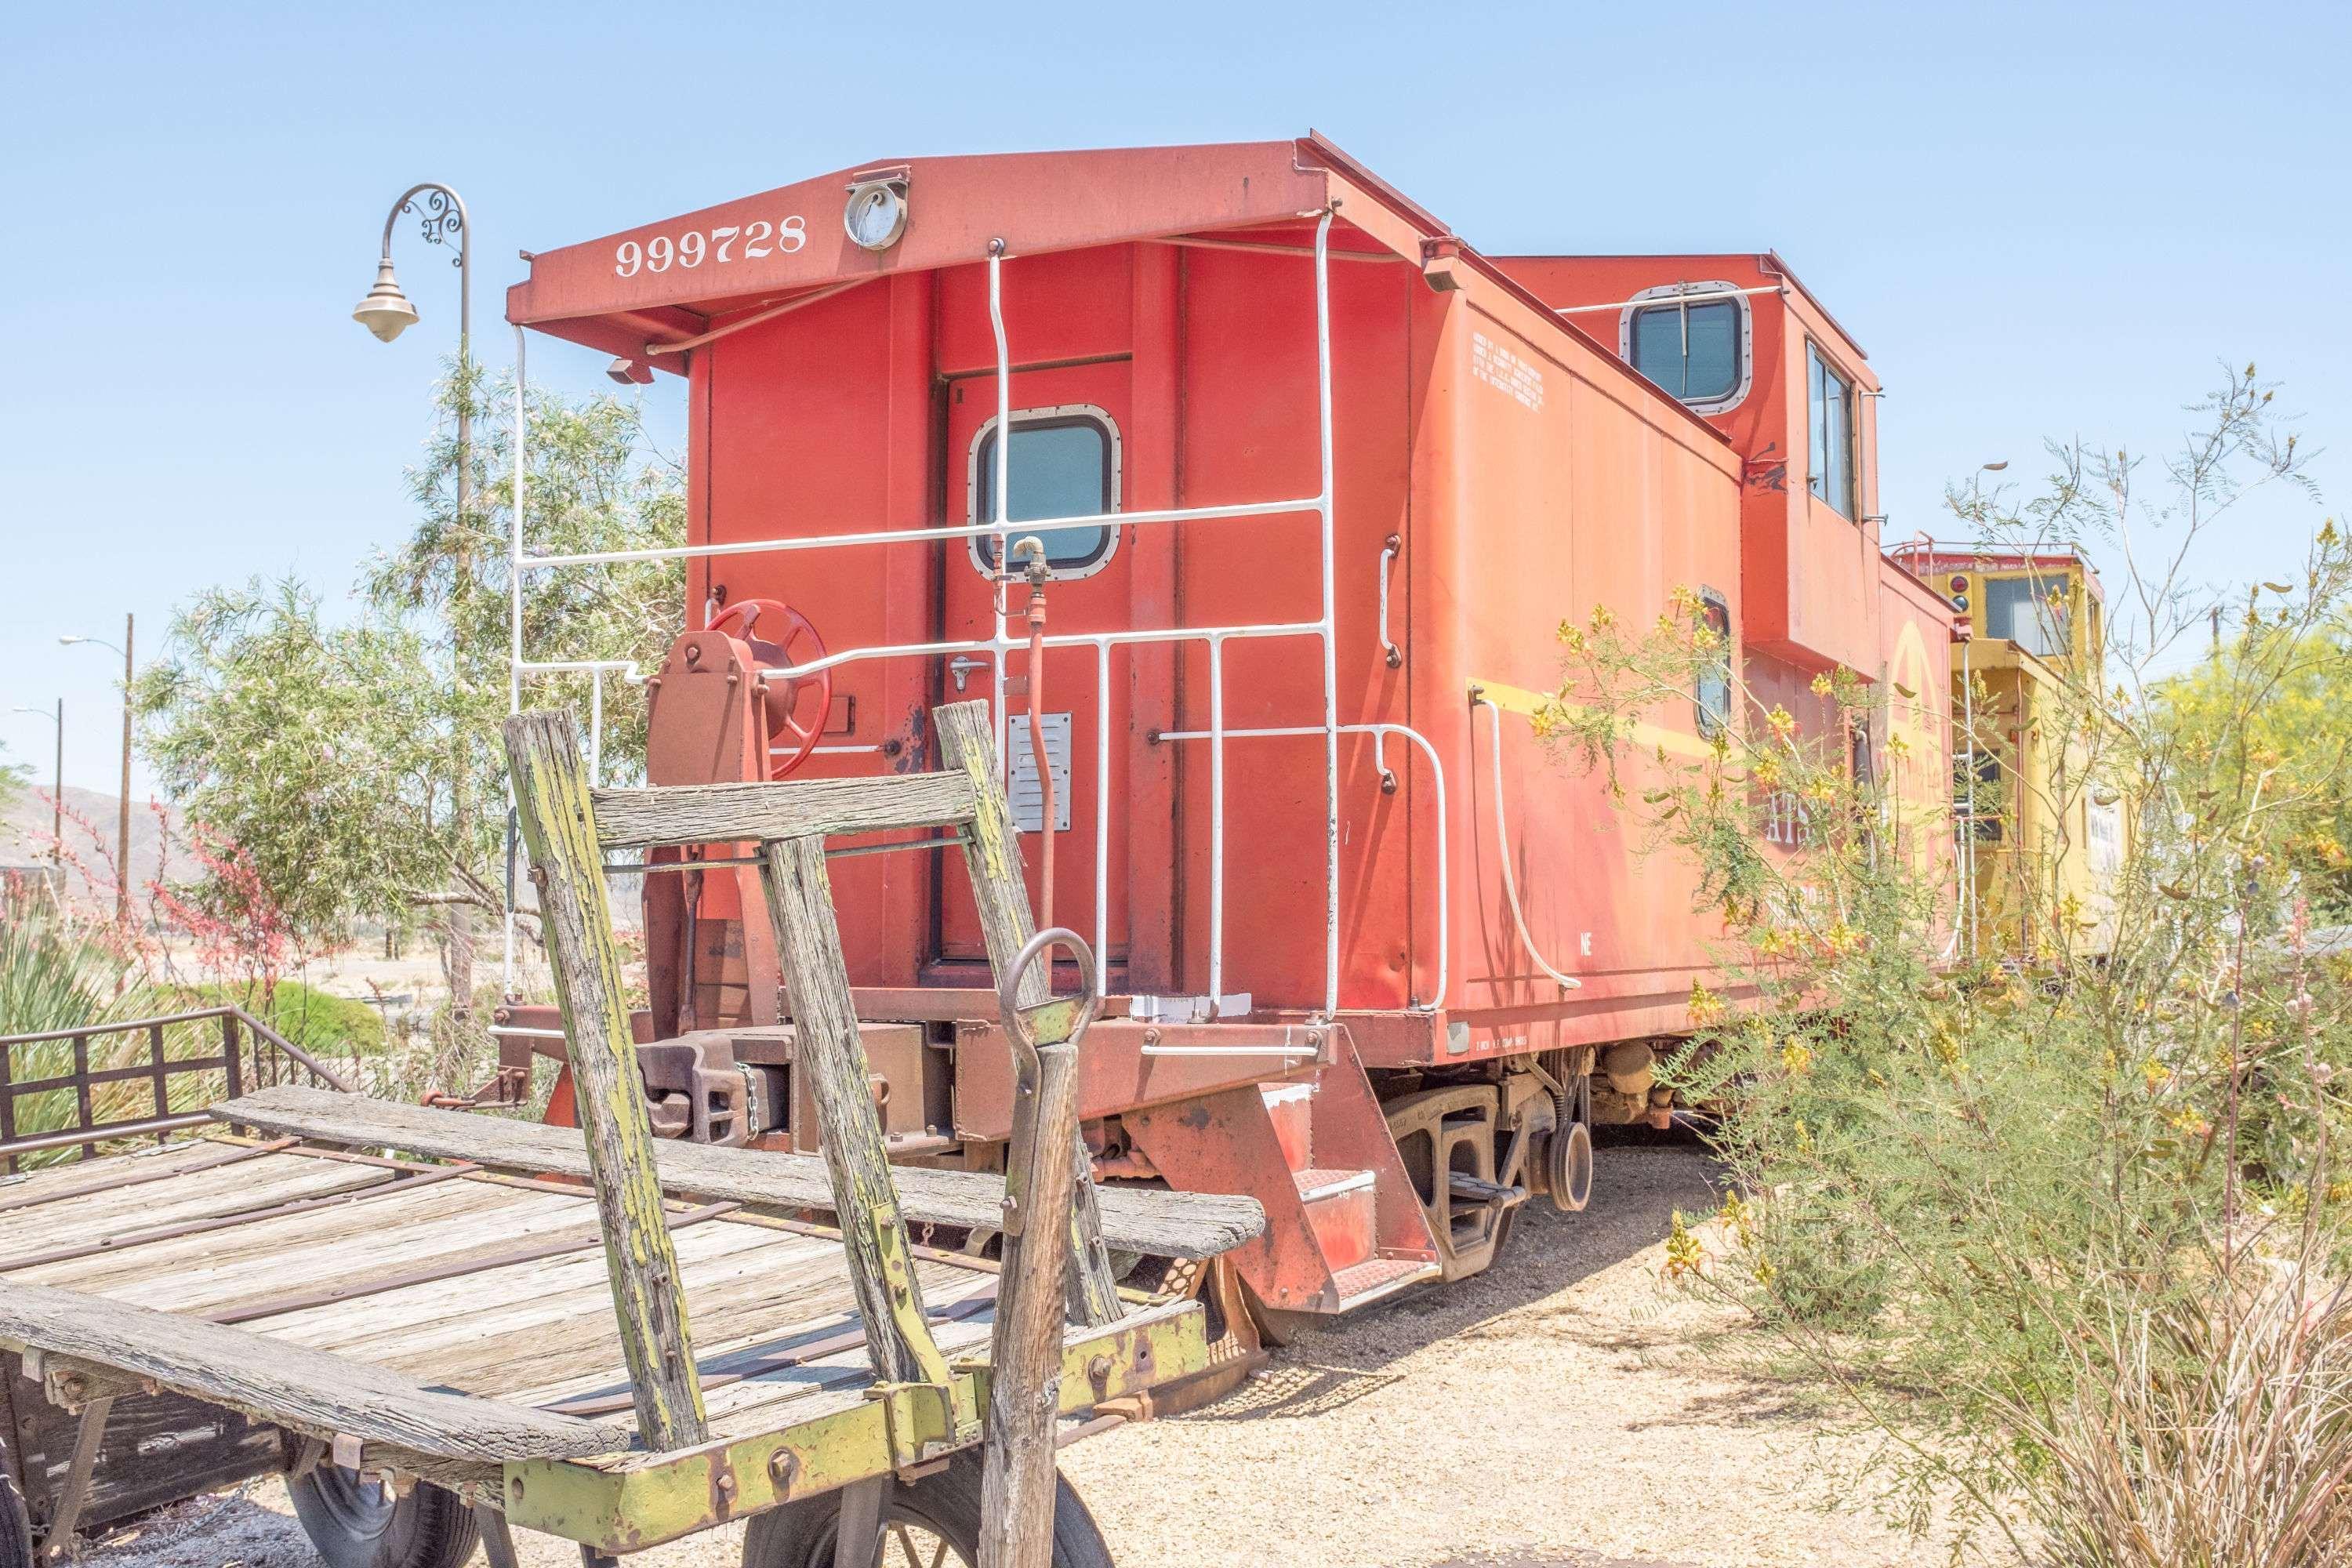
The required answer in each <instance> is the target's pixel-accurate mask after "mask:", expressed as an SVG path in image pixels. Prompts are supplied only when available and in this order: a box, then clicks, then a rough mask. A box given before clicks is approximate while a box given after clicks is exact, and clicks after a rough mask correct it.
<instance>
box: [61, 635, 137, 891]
mask: <svg viewBox="0 0 2352 1568" xmlns="http://www.w3.org/2000/svg"><path fill="white" fill-rule="evenodd" d="M131 626H132V616H131V613H130V612H129V611H127V610H126V611H124V612H123V616H122V800H121V810H120V812H119V813H118V815H117V816H116V817H115V820H114V923H115V924H116V925H120V926H127V925H129V924H130V923H131ZM59 706H60V708H62V707H63V699H60V700H59ZM65 727H66V726H65V721H64V719H62V718H60V719H59V720H58V733H60V734H62V733H64V732H65Z"/></svg>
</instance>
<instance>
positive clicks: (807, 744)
mask: <svg viewBox="0 0 2352 1568" xmlns="http://www.w3.org/2000/svg"><path fill="white" fill-rule="evenodd" d="M739 622H740V626H737V625H736V623H739ZM709 629H710V630H712V631H714V632H725V633H727V635H728V636H730V637H734V638H735V639H736V640H737V641H739V642H741V643H743V644H744V645H745V646H746V647H750V648H751V661H752V663H754V664H755V665H757V666H759V667H760V668H762V669H782V668H789V667H791V666H793V665H796V664H809V663H812V662H814V661H815V660H817V659H821V658H824V638H823V637H818V636H817V635H816V627H815V626H814V625H812V624H811V623H810V621H809V618H808V617H807V616H803V615H802V614H801V613H800V612H799V611H798V610H795V609H793V607H792V606H791V605H787V604H785V603H784V602H783V601H782V600H781V599H738V600H736V601H735V602H734V603H733V604H731V605H728V606H727V607H726V608H725V609H723V610H721V611H719V614H718V615H716V616H712V617H711V620H710V627H709ZM767 708H768V746H769V752H768V776H769V777H770V778H772V779H780V778H782V777H783V776H784V775H785V774H786V773H791V772H792V771H793V769H794V768H797V767H799V766H800V765H801V764H802V763H804V762H806V761H808V756H809V753H810V752H814V750H816V742H817V738H818V737H819V736H821V735H823V734H824V721H825V715H826V714H828V713H830V712H831V711H832V710H833V671H832V670H831V669H830V668H826V669H821V670H819V671H817V672H816V673H815V674H814V675H800V676H793V677H790V678H788V679H782V680H777V679H771V680H769V682H768V698H767Z"/></svg>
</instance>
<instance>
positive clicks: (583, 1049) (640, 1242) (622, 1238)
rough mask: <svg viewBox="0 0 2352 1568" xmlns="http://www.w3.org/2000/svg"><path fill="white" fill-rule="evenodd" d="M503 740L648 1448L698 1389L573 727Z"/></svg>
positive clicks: (697, 1426)
mask: <svg viewBox="0 0 2352 1568" xmlns="http://www.w3.org/2000/svg"><path fill="white" fill-rule="evenodd" d="M506 738H507V761H508V764H509V768H510V769H511V771H512V776H513V781H514V797H515V805H516V814H517V816H518V817H519V819H520V825H521V827H522V837H523V843H524V844H525V845H526V846H527V847H529V849H530V879H531V885H532V886H533V887H535V888H536V889H538V890H539V913H540V921H541V926H542V928H543V929H544V931H545V932H546V935H547V949H548V957H549V960H550V964H551V968H552V969H553V971H554V975H555V999H556V1002H557V1003H558V1005H561V1007H562V1010H563V1020H564V1049H565V1053H566V1055H567V1057H568V1058H569V1059H570V1061H571V1065H572V1092H573V1094H574V1096H575V1097H576V1102H577V1104H578V1107H579V1114H580V1127H581V1131H582V1132H583V1134H584V1143H585V1152H586V1155H587V1160H588V1169H589V1175H590V1178H591V1180H592V1181H593V1183H594V1184H595V1188H596V1212H597V1215H598V1217H599V1218H600V1219H602V1220H603V1222H604V1258H605V1262H606V1265H607V1268H608V1269H609V1271H610V1273H611V1275H612V1282H613V1312H614V1318H615V1319H616V1320H617V1321H618V1322H619V1324H620V1331H621V1343H622V1346H623V1348H624V1350H625V1352H626V1354H627V1358H628V1366H629V1377H630V1382H631V1384H632V1385H633V1387H634V1388H635V1393H636V1400H637V1426H638V1430H639V1431H641V1432H642V1433H643V1434H644V1435H645V1438H646V1442H647V1443H648V1444H649V1445H651V1446H652V1447H656V1448H678V1447H691V1446H692V1445H694V1444H696V1443H699V1442H700V1441H702V1430H703V1424H702V1394H701V1390H700V1388H699V1387H698V1384H697V1382H696V1378H695V1372H694V1352H693V1347H692V1342H691V1341H690V1339H689V1337H688V1327H687V1321H686V1300H685V1297H684V1295H683V1294H682V1293H681V1292H680V1290H679V1288H678V1279H677V1252H676V1251H675V1249H674V1248H673V1247H672V1245H671V1242H670V1235H669V1226H668V1223H667V1217H666V1216H665V1215H664V1213H663V1210H662V1192H661V1179H660V1177H659V1176H658V1175H657V1174H656V1172H655V1168H654V1152H653V1143H654V1135H653V1126H652V1123H651V1121H649V1120H648V1118H647V1115H646V1090H645V1084H644V1081H643V1080H642V1079H640V1078H639V1077H638V1076H637V1065H636V1048H635V1046H634V1045H633V1044H632V1042H631V1036H630V1028H629V1002H628V994H627V991H626V989H625V986H624V984H623V982H622V978H621V955H620V952H619V949H618V948H617V947H616V945H615V944H614V939H613V910H612V905H611V901H610V900H609V898H608V896H607V894H606V891H605V886H604V856H603V854H602V852H601V851H600V850H599V849H598V847H597V842H596V826H595V819H594V814H593V812H592V810H591V809H590V806H589V798H588V774H587V770H586V768H585V767H584V766H583V765H582V763H581V761H580V744H579V736H578V733H577V732H576V731H575V730H574V729H573V727H572V720H571V718H570V716H569V715H566V714H562V713H518V714H516V715H515V716H514V717H513V718H511V719H509V720H508V721H507V726H506Z"/></svg>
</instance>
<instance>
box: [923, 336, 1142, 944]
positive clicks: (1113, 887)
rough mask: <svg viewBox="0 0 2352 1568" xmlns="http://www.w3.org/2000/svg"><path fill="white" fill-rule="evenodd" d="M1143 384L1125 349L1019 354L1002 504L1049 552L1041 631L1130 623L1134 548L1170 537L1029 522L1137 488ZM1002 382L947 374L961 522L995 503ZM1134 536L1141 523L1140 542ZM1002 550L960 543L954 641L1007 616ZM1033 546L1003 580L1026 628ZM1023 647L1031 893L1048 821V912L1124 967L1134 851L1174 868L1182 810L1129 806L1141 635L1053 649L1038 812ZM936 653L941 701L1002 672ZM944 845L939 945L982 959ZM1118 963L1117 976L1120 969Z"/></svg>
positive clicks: (955, 510)
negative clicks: (1136, 384)
mask: <svg viewBox="0 0 2352 1568" xmlns="http://www.w3.org/2000/svg"><path fill="white" fill-rule="evenodd" d="M1131 384H1132V374H1131V363H1130V362H1129V360H1128V359H1127V358H1126V357H1124V356H1121V357H1118V358H1116V359H1106V360H1098V361H1096V362H1093V363H1084V364H1076V365H1060V366H1055V367H1051V368H1041V369H1035V370H1027V371H1017V372H1015V373H1014V374H1013V376H1012V378H1011V394H1012V395H1011V404H1012V421H1011V423H1012V441H1011V453H1012V461H1011V464H1010V467H1009V468H1008V470H1007V475H1006V483H1007V492H1006V511H1005V515H1006V516H1007V517H1008V518H1009V519H1010V520H1011V521H1012V524H1013V526H1012V527H1011V528H1010V529H1009V530H1008V536H1009V538H1010V539H1011V540H1012V542H1013V543H1015V544H1017V543H1018V542H1020V541H1021V540H1022V539H1023V538H1024V537H1027V536H1029V535H1031V534H1038V535H1039V536H1040V537H1041V538H1042V540H1043V542H1044V543H1045V550H1046V555H1047V559H1048V561H1049V562H1050V563H1051V564H1052V567H1053V580H1052V582H1051V584H1049V586H1048V587H1047V589H1046V613H1047V626H1046V630H1047V635H1048V636H1049V637H1092V636H1095V635H1097V634H1103V633H1117V632H1122V631H1126V630H1129V629H1130V628H1131V627H1133V626H1134V625H1135V618H1134V613H1133V611H1134V591H1135V585H1136V576H1135V574H1136V570H1137V563H1138V558H1139V553H1143V552H1149V551H1150V550H1152V549H1154V548H1157V549H1160V550H1164V549H1166V548H1167V543H1166V542H1164V541H1160V540H1153V539H1150V538H1149V535H1150V533H1151V532H1152V531H1150V530H1141V531H1139V530H1134V529H1121V528H1118V527H1111V526H1080V527H1072V528H1061V529H1048V530H1044V531H1040V530H1037V529H1035V528H1032V527H1024V524H1025V523H1028V522H1032V521H1035V520H1038V519H1045V518H1064V517H1083V516H1087V515H1092V514H1097V513H1106V512H1116V511H1118V510H1123V509H1124V508H1126V507H1127V506H1128V505H1129V500H1128V491H1129V472H1128V458H1129V452H1128V447H1129V440H1130V437H1131V433H1132V432H1131V424H1132V421H1131V419H1130V410H1131V407H1132V396H1131ZM996 391H997V383H996V378H995V376H994V374H974V375H968V376H954V377H950V379H949V380H948V382H947V384H946V386H945V388H944V396H945V398H946V403H947V408H946V430H947V438H946V441H945V443H944V447H943V449H942V458H943V460H944V462H945V465H946V472H945V474H944V475H943V476H942V479H943V483H942V485H941V489H942V490H943V492H944V495H945V499H946V502H947V506H946V511H947V515H948V518H949V520H950V521H951V522H956V523H967V522H986V521H989V520H990V519H991V518H992V517H993V516H994V508H995V499H994V498H995V485H996V465H997V463H998V461H999V460H1000V458H1001V456H1002V454H1003V450H1004V443H1003V432H1002V431H1001V430H1000V428H999V424H998V408H997V397H996ZM1139 535H1141V536H1143V537H1144V538H1145V542H1144V544H1143V545H1142V547H1141V550H1140V551H1139V547H1138V537H1139ZM995 549H996V542H995V541H994V540H993V539H975V540H971V541H970V542H968V543H967V544H958V543H950V546H949V547H948V549H947V552H946V556H947V558H946V562H945V573H946V582H945V584H944V586H943V591H942V593H941V594H940V614H941V617H942V621H943V623H944V624H943V625H942V626H941V627H940V636H941V638H942V640H959V639H983V640H984V639H985V638H987V637H989V636H990V635H991V632H992V629H993V627H994V625H995V616H994V605H993V593H994V588H993V584H992V574H993V573H994V571H995V567H996V563H995V561H994V554H995ZM1023 565H1024V560H1023V559H1021V558H1018V557H1016V559H1015V560H1014V562H1013V572H1014V574H1015V576H1014V580H1013V581H1010V582H1007V583H1006V584H1004V587H1003V594H1004V614H1005V632H1006V635H1007V636H1008V637H1012V638H1013V639H1015V640H1021V639H1024V638H1025V637H1026V636H1027V622H1026V618H1025V616H1026V610H1027V606H1028V602H1029V592H1030V590H1029V584H1027V583H1026V582H1025V581H1022V580H1019V578H1018V575H1017V574H1018V573H1019V570H1020V568H1021V567H1022V566H1023ZM1141 659H1142V662H1143V664H1144V666H1145V667H1146V668H1160V667H1164V662H1165V661H1164V660H1160V659H1155V658H1153V655H1152V653H1150V652H1149V651H1147V652H1145V653H1143V654H1142V655H1141ZM1028 664H1029V656H1028V651H1027V649H1026V648H1025V647H1021V648H1016V649H1014V650H1013V651H1012V652H1010V653H1008V654H1007V655H1006V657H1005V665H1004V669H1005V693H1004V704H1005V711H1004V721H1005V727H1004V730H1003V737H1004V748H1005V753H1006V757H1007V761H1008V771H1009V773H1010V775H1011V776H1010V779H1009V790H1008V793H1009V794H1010V795H1011V797H1012V802H1013V817H1014V822H1015V826H1017V827H1018V828H1019V829H1020V838H1021V847H1022V861H1023V870H1024V873H1025V875H1026V878H1027V881H1028V885H1029V887H1030V889H1032V895H1031V896H1032V898H1033V900H1034V899H1035V898H1036V897H1037V889H1041V888H1042V887H1043V886H1044V881H1043V875H1042V870H1043V852H1042V837H1041V835H1042V834H1043V833H1044V832H1051V833H1053V834H1054V836H1055V867H1054V889H1053V894H1054V896H1053V909H1052V915H1053V921H1054V923H1055V924H1057V925H1063V926H1067V927H1069V928H1071V929H1072V930H1074V931H1077V932H1078V933H1079V934H1080V935H1082V936H1084V937H1086V938H1087V941H1088V942H1096V941H1097V936H1099V938H1100V946H1101V947H1102V948H1103V949H1104V951H1103V952H1101V953H1100V955H1099V956H1100V958H1101V961H1102V963H1104V965H1105V968H1106V970H1107V971H1108V970H1111V969H1114V968H1118V967H1121V966H1124V965H1125V964H1126V963H1127V960H1128V957H1129V937H1130V929H1129V894H1130V891H1131V886H1130V868H1131V867H1132V865H1133V864H1134V858H1135V857H1136V856H1138V855H1141V854H1150V855H1154V856H1158V857H1160V864H1161V865H1162V866H1163V867H1164V866H1165V865H1166V863H1167V860H1168V858H1169V857H1170V856H1171V854H1172V836H1173V828H1172V825H1171V820H1170V816H1171V814H1170V813H1168V812H1167V811H1165V810H1162V811H1160V812H1156V813H1153V814H1152V816H1153V817H1154V819H1155V820H1152V821H1150V822H1146V821H1144V820H1143V819H1142V817H1141V816H1139V814H1138V813H1137V812H1136V811H1135V810H1134V809H1133V807H1134V805H1135V804H1136V802H1135V799H1134V793H1135V792H1134V784H1135V783H1136V782H1137V781H1135V780H1133V779H1132V777H1131V774H1132V773H1134V772H1135V768H1134V760H1135V755H1136V752H1137V748H1138V743H1139V741H1140V739H1141V737H1139V736H1138V735H1137V734H1136V733H1135V731H1134V728H1133V718H1134V706H1133V703H1132V702H1131V700H1130V690H1129V687H1130V683H1131V681H1132V680H1133V679H1134V677H1135V673H1136V670H1137V668H1138V655H1137V650H1135V649H1132V648H1130V647H1121V646H1111V647H1108V649H1105V648H1103V647H1098V646H1097V645H1095V644H1092V643H1087V644H1081V645H1078V646H1069V647H1054V648H1051V649H1049V650H1048V652H1047V654H1046V657H1045V686H1044V690H1043V710H1044V716H1045V741H1046V748H1047V752H1048V757H1049V766H1050V768H1051V772H1052V776H1053V783H1054V796H1055V799H1054V808H1053V816H1052V820H1051V821H1050V822H1047V821H1045V820H1044V817H1043V814H1042V809H1041V805H1042V802H1041V796H1042V791H1041V790H1040V788H1039V780H1038V773H1037V769H1036V767H1035V765H1034V760H1033V748H1032V744H1031V740H1030V734H1029V724H1028V713H1029V696H1028V681H1029V677H1030V673H1031V672H1030V670H1029V668H1028ZM942 665H943V668H942V670H941V672H940V685H941V697H942V700H947V701H956V700H969V699H971V698H986V697H988V696H989V695H991V693H992V689H993V683H994V678H993V674H992V668H991V666H990V662H989V660H988V658H987V657H986V656H985V655H984V654H961V655H951V656H950V657H948V658H946V659H944V660H943V661H942ZM1106 676H1107V677H1108V679H1107V680H1106V679H1105V678H1106ZM1106 763H1107V764H1108V767H1107V773H1108V777H1107V778H1106ZM1106 783H1107V784H1108V788H1107V789H1106V788H1104V787H1103V786H1104V785H1105V784H1106ZM1106 799H1107V800H1108V812H1107V813H1105V812H1104V810H1103V803H1104V801H1105V800H1106ZM1105 816H1108V821H1107V822H1106V821H1104V820H1103V818H1104V817H1105ZM940 859H941V862H942V873H941V887H940V895H941V896H940V908H939V911H938V918H937V924H936V929H937V931H938V932H939V938H938V951H937V957H938V958H939V959H940V961H942V962H943V963H946V964H949V965H954V966H958V967H961V965H963V964H966V963H977V962H980V961H982V960H984V959H985V958H986V956H987V950H986V947H985V946H984V944H983V943H982V940H981V933H980V928H979V925H978V922H977V921H976V920H975V918H974V915H973V905H972V901H971V893H970V890H969V889H968V888H967V887H966V885H965V881H964V876H963V870H962V867H961V864H960V862H958V861H957V860H956V859H955V858H953V857H947V856H943V857H941V858H940ZM1041 913H1042V911H1041ZM1106 978H1107V979H1108V980H1109V981H1110V982H1111V984H1114V985H1117V984H1122V983H1123V982H1124V980H1125V979H1126V977H1125V976H1120V975H1109V974H1107V976H1106Z"/></svg>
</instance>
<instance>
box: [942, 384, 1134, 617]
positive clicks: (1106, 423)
mask: <svg viewBox="0 0 2352 1568" xmlns="http://www.w3.org/2000/svg"><path fill="white" fill-rule="evenodd" d="M996 454H997V444H996V425H995V422H994V421H991V422H990V423H989V425H988V426H987V428H985V429H983V430H982V431H981V433H980V435H979V436H978V437H976V438H975V439H974V440H973V442H972V449H971V521H974V522H987V521H991V520H992V519H993V518H994V517H995V515H996ZM1007 478H1008V480H1009V482H1008V484H1007V487H1006V490H1005V497H1004V515H1005V517H1006V519H1007V520H1008V521H1011V522H1013V523H1014V524H1016V525H1017V524H1020V523H1024V522H1030V521H1035V520H1037V519H1039V518H1047V517H1088V516H1092V515H1094V514H1096V513H1099V512H1109V511H1117V510H1118V427H1117V426H1114V425H1113V424H1112V423H1111V418H1110V416H1109V415H1108V414H1106V413H1104V412H1103V411H1102V410H1101V409H1099V408H1093V407H1084V408H1076V407H1073V408H1048V409H1037V410H1033V411H1031V412H1028V413H1015V414H1014V415H1013V468H1012V471H1011V473H1010V474H1009V475H1008V476H1007ZM1011 532H1013V533H1014V534H1015V535H1018V534H1020V533H1024V532H1025V533H1037V532H1038V531H1037V530H1035V529H1025V530H1024V529H1020V528H1018V527H1015V528H1014V529H1013V530H1011ZM1038 536H1039V537H1040V538H1041V539H1043V540H1044V541H1045V558H1046V560H1047V561H1049V562H1051V563H1053V567H1054V570H1055V572H1056V573H1059V574H1063V575H1066V576H1084V575H1086V574H1088V573H1090V572H1093V571H1095V570H1096V569H1097V568H1098V567H1100V566H1101V565H1102V563H1104V562H1105V561H1107V560H1108V559H1109V558H1110V552H1111V551H1112V550H1113V549H1115V548H1116V547H1117V545H1118V530H1117V529H1116V528H1112V527H1108V526H1106V525H1103V524H1088V525H1081V526H1078V527H1074V528H1049V529H1046V530H1045V531H1043V532H1042V533H1039V535H1038ZM971 559H972V564H973V565H974V566H976V567H978V568H979V569H980V570H981V571H982V572H987V571H990V570H991V569H992V567H993V566H994V565H995V561H996V541H995V540H994V539H992V538H981V539H975V540H973V541H972V542H971ZM1019 565H1020V563H1019V562H1018V561H1017V560H1016V561H1015V562H1014V566H1015V567H1016V569H1017V568H1018V566H1019Z"/></svg>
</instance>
